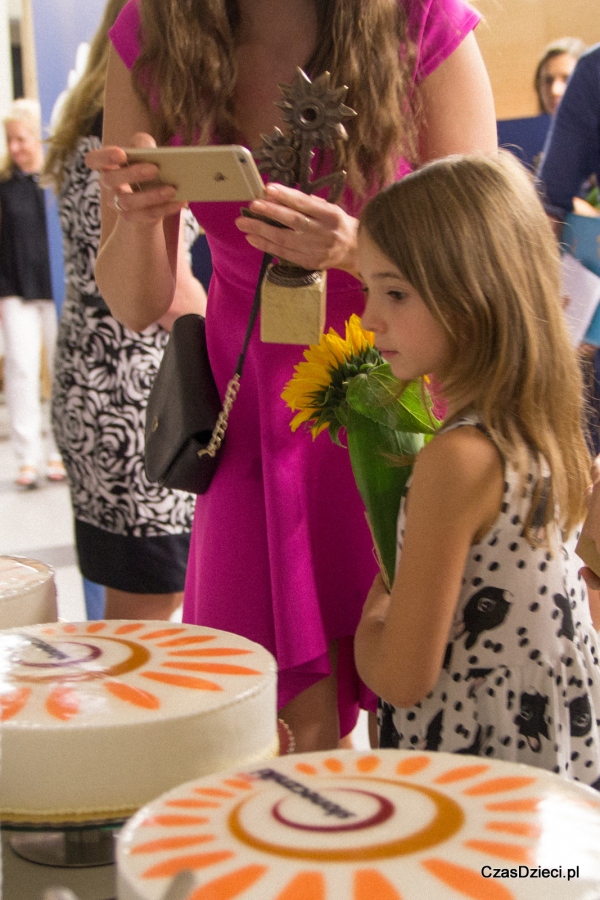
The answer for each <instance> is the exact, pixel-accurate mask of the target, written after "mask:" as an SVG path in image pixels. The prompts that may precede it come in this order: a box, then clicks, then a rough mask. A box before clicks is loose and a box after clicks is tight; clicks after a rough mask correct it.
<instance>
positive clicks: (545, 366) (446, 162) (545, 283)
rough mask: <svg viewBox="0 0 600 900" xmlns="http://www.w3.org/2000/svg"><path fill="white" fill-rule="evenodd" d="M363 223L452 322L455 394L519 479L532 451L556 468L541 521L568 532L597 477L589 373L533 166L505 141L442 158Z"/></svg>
mask: <svg viewBox="0 0 600 900" xmlns="http://www.w3.org/2000/svg"><path fill="white" fill-rule="evenodd" d="M360 227H361V229H365V230H366V232H367V234H368V235H369V236H370V237H371V238H372V240H373V241H374V243H375V244H376V245H377V246H378V247H379V248H380V250H381V252H382V253H383V254H385V256H387V257H388V259H390V260H391V261H392V262H393V263H394V265H395V266H396V267H397V268H398V269H399V271H400V272H401V273H402V275H403V276H404V278H406V280H407V281H408V282H409V283H410V284H411V285H412V286H413V287H414V288H415V290H416V291H417V292H418V294H419V295H420V297H421V299H422V300H423V302H424V303H425V305H426V306H427V307H428V309H429V311H430V312H431V313H432V315H433V316H434V318H435V319H436V320H437V321H438V322H439V323H440V324H441V326H442V327H443V328H444V330H445V332H446V336H447V338H448V342H449V346H450V352H451V360H452V362H451V364H450V365H449V366H448V368H447V370H446V371H445V372H444V383H443V390H444V394H445V396H446V397H447V399H448V400H449V401H450V402H451V403H452V405H453V407H454V408H459V409H465V408H466V407H473V408H475V409H476V410H477V412H478V413H479V415H480V416H481V419H482V421H483V424H484V426H485V428H486V430H487V431H488V433H489V434H490V436H491V438H492V440H493V441H494V443H495V444H496V446H497V447H498V449H499V451H500V453H501V455H502V456H503V458H504V459H505V460H507V461H509V462H510V463H511V464H512V465H514V467H515V468H516V469H517V470H518V471H519V473H520V475H521V477H522V479H524V478H525V475H526V473H527V471H528V467H529V465H530V462H531V459H532V458H533V459H534V460H535V461H536V463H537V464H538V471H539V472H540V473H541V475H543V473H544V471H545V467H546V466H547V467H548V469H549V472H550V493H549V496H548V498H547V499H548V502H547V503H546V508H545V510H544V513H543V523H544V525H548V524H550V523H551V522H552V521H553V520H554V519H555V518H556V519H557V520H558V521H559V522H560V524H561V525H562V527H563V528H564V530H565V532H569V531H570V530H571V529H572V528H574V527H575V526H576V525H577V524H578V523H579V522H580V521H581V520H582V518H583V517H584V512H585V504H584V497H585V489H586V487H587V485H588V484H589V482H590V474H589V473H590V457H589V453H588V450H587V446H586V443H585V438H584V435H583V432H582V426H581V423H582V420H583V415H582V405H583V399H582V398H583V390H582V381H581V373H580V369H579V365H578V361H577V355H576V352H575V349H574V347H573V345H572V342H571V339H570V337H569V334H568V332H567V327H566V323H565V316H564V313H563V309H562V299H561V286H560V264H559V251H558V246H557V242H556V239H555V237H554V234H553V231H552V228H551V226H550V223H549V220H548V217H547V216H546V214H545V212H544V209H543V207H542V204H541V203H540V201H539V199H538V196H537V193H536V190H535V188H534V185H533V182H532V179H531V177H530V175H529V173H528V172H526V170H525V169H524V168H523V167H522V166H521V165H520V163H518V162H517V160H516V159H514V157H512V156H511V154H509V153H507V152H503V151H500V153H499V155H498V156H486V155H484V154H468V155H464V156H450V157H447V158H446V159H442V160H437V161H436V162H433V163H429V164H427V165H426V166H423V168H421V169H419V170H418V171H417V172H414V173H412V174H411V175H408V176H406V178H403V179H402V180H401V181H398V182H397V183H396V184H393V185H392V186H391V187H389V188H388V189H387V190H385V191H382V192H381V193H380V194H378V195H377V196H376V197H375V198H374V199H373V200H371V201H370V202H369V203H368V204H367V206H366V208H365V210H364V212H363V214H362V217H361V224H360ZM542 480H543V479H542V477H541V476H540V482H541V481H542ZM525 530H526V533H527V536H528V538H529V539H530V540H531V541H532V542H535V540H534V538H535V535H534V531H533V527H530V526H529V525H526V527H525Z"/></svg>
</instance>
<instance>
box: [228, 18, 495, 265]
mask: <svg viewBox="0 0 600 900" xmlns="http://www.w3.org/2000/svg"><path fill="white" fill-rule="evenodd" d="M421 97H422V106H423V118H422V125H421V128H420V135H419V148H420V155H421V162H426V161H427V160H430V159H435V158H438V157H441V156H447V155H448V154H450V153H465V152H468V151H473V150H482V151H489V152H493V151H495V150H496V149H497V147H498V139H497V133H496V116H495V112H494V102H493V99H492V89H491V87H490V81H489V78H488V74H487V71H486V69H485V66H484V63H483V60H482V58H481V54H480V52H479V48H478V46H477V42H476V40H475V37H474V36H473V34H469V35H467V37H466V38H465V39H464V41H462V43H461V44H460V45H459V46H458V47H457V49H456V50H455V51H454V52H453V53H452V54H451V55H450V56H449V57H448V59H446V60H445V61H444V62H443V63H442V64H441V65H440V66H438V68H437V69H435V71H433V72H432V73H431V74H430V75H428V76H427V78H425V79H424V81H423V83H422V85H421ZM250 208H251V209H253V210H255V211H256V212H260V213H263V214H264V215H267V216H270V217H271V218H273V219H277V221H279V222H283V223H284V225H288V226H289V228H290V229H291V230H289V231H284V230H283V229H281V228H274V227H273V226H270V225H267V224H265V223H263V222H260V221H257V220H255V219H248V218H242V217H240V218H239V219H238V220H237V221H236V224H237V226H238V228H239V229H240V231H243V232H245V234H246V236H247V240H248V242H249V243H250V244H252V246H253V247H257V248H258V249H259V250H262V251H265V252H268V253H272V254H273V256H281V257H283V258H284V259H288V260H290V262H293V263H296V264H297V265H300V266H304V267H305V268H307V269H312V268H314V269H331V268H337V269H344V270H345V271H347V272H350V273H351V274H352V275H356V274H357V271H358V270H357V260H356V234H357V222H356V219H354V218H352V217H351V216H349V215H348V214H347V213H345V212H344V211H343V210H342V209H341V208H340V207H339V206H337V205H335V204H330V203H326V202H325V201H324V200H322V199H320V198H318V197H311V196H308V195H306V194H303V193H301V192H300V191H297V190H293V189H292V188H286V187H282V186H280V185H271V186H269V187H268V188H267V197H266V199H265V200H259V201H254V203H252V204H251V206H250Z"/></svg>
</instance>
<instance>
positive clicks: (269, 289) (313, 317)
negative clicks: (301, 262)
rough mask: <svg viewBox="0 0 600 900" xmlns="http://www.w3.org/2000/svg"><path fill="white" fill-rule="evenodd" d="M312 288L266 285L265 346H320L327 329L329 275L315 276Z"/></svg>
mask: <svg viewBox="0 0 600 900" xmlns="http://www.w3.org/2000/svg"><path fill="white" fill-rule="evenodd" d="M315 275H316V278H315V280H314V282H313V283H312V284H308V285H302V286H300V287H285V286H283V285H281V284H276V283H274V282H273V281H271V280H269V270H267V275H266V278H265V280H264V281H263V286H262V294H261V306H260V339H261V341H263V343H266V344H317V343H318V342H319V340H320V338H321V335H322V334H323V328H324V326H325V295H326V286H327V274H326V273H325V272H316V273H315Z"/></svg>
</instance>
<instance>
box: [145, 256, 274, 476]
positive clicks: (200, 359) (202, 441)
mask: <svg viewBox="0 0 600 900" xmlns="http://www.w3.org/2000/svg"><path fill="white" fill-rule="evenodd" d="M271 259H272V257H271V256H269V254H267V253H265V254H264V258H263V262H262V266H261V270H260V274H259V277H258V284H257V287H256V292H255V296H254V302H253V304H252V309H251V311H250V319H249V322H248V328H247V330H246V337H245V339H244V346H243V348H242V352H241V354H240V357H239V359H238V364H237V367H236V370H235V372H234V374H233V377H232V378H231V380H230V381H229V384H228V385H227V390H226V392H225V398H224V400H223V403H222V404H221V398H220V397H219V392H218V390H217V386H216V384H215V379H214V377H213V373H212V369H211V366H210V360H209V358H208V349H207V346H206V331H205V322H204V317H203V316H199V315H196V314H195V313H188V314H187V315H185V316H180V317H179V318H178V319H176V320H175V322H174V323H173V328H172V330H171V334H170V336H169V340H168V341H167V345H166V347H165V352H164V355H163V358H162V361H161V363H160V366H159V368H158V372H157V373H156V378H155V380H154V384H153V385H152V389H151V391H150V395H149V397H148V406H147V409H146V447H145V460H144V463H145V469H146V475H147V476H148V479H149V480H150V481H152V482H158V484H161V485H163V486H164V487H168V488H174V489H176V490H180V491H189V492H190V493H192V494H204V493H205V492H206V491H207V490H208V488H209V485H210V483H211V481H212V479H213V476H214V474H215V472H216V469H217V465H218V462H219V456H218V451H219V449H220V448H221V445H222V443H223V440H224V437H225V431H226V430H227V422H228V419H229V413H230V411H231V407H232V406H233V402H234V400H235V397H236V394H237V392H238V390H239V386H240V377H241V374H242V369H243V366H244V357H245V355H246V349H247V347H248V342H249V341H250V335H251V334H252V329H253V327H254V323H255V321H256V316H257V314H258V307H259V304H260V289H261V285H262V280H263V277H264V274H265V272H266V270H267V266H268V265H269V263H270V262H271Z"/></svg>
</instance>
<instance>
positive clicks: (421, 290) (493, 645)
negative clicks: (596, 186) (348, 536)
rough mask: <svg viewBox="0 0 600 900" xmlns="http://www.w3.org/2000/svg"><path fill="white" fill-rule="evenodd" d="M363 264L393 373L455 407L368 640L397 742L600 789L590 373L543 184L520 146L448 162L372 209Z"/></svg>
mask: <svg viewBox="0 0 600 900" xmlns="http://www.w3.org/2000/svg"><path fill="white" fill-rule="evenodd" d="M440 197H443V198H444V202H443V206H442V207H441V208H440V205H439V198H440ZM359 259H360V268H361V275H362V278H363V280H364V282H365V285H366V291H367V305H366V309H365V313H364V317H363V323H364V326H365V327H366V328H370V329H372V330H373V331H374V332H375V341H376V344H377V346H378V347H379V348H380V349H381V350H382V353H383V355H384V357H385V358H386V359H387V360H388V362H389V363H390V366H391V368H392V371H393V372H394V374H395V375H397V376H398V378H400V379H402V380H406V381H410V380H412V379H414V378H420V377H422V376H424V375H429V374H434V375H435V376H436V377H437V379H438V380H439V382H440V384H441V387H442V391H443V393H444V396H445V398H446V399H447V402H448V412H447V417H446V420H445V422H444V424H443V426H442V428H441V429H440V431H439V432H438V434H437V435H436V436H435V437H434V438H433V440H432V441H431V442H430V443H429V444H428V445H427V446H426V447H425V448H424V449H423V450H422V451H421V452H420V453H419V456H418V457H417V460H416V463H415V467H414V472H413V475H412V478H411V481H410V484H409V486H408V488H407V492H406V496H405V497H404V498H403V500H402V503H401V508H400V514H399V518H398V559H397V568H396V576H395V579H394V583H393V585H392V589H391V592H390V593H388V591H387V590H386V588H385V586H384V584H383V581H382V579H381V576H377V577H376V579H375V581H374V583H373V586H372V588H371V591H370V594H369V596H368V599H367V602H366V604H365V608H364V611H363V616H362V620H361V622H360V624H359V626H358V631H357V634H356V658H357V663H358V670H359V672H360V673H361V675H362V677H363V678H364V680H365V681H366V683H367V684H368V685H369V686H370V687H371V688H372V689H373V690H375V691H376V692H377V693H378V694H379V696H380V697H381V698H382V700H381V703H380V744H381V746H386V747H403V748H409V749H428V750H444V751H449V752H452V753H471V754H476V755H485V756H492V757H496V758H499V759H508V760H513V761H518V762H523V763H528V764H529V765H537V766H541V767H542V768H546V769H550V770H551V771H555V772H560V773H561V774H562V775H564V776H566V777H570V778H576V779H579V780H581V781H584V782H585V783H587V784H593V785H594V786H595V787H597V788H598V789H600V730H599V728H598V723H599V721H600V663H599V661H598V657H599V653H598V647H599V641H598V635H597V633H596V631H595V629H594V627H593V624H592V620H591V616H590V609H589V604H588V596H587V591H586V588H585V585H584V583H583V581H582V579H581V576H580V574H579V569H580V566H581V561H580V560H579V559H578V557H577V556H576V554H575V544H576V541H577V538H578V534H579V531H580V523H581V521H582V519H583V517H584V512H585V500H584V498H585V492H586V488H587V486H588V484H589V480H590V476H589V471H590V458H589V454H588V451H587V447H586V443H585V438H584V436H583V432H582V426H581V421H582V386H581V377H580V372H579V367H578V365H577V358H576V352H575V348H574V347H573V346H572V344H571V340H570V337H569V335H568V332H567V328H566V324H565V320H564V314H563V310H562V303H561V290H560V277H559V254H558V247H557V245H556V241H555V239H554V235H553V232H552V228H551V226H550V223H549V221H548V219H547V217H546V215H545V213H544V210H543V207H542V204H541V203H540V201H539V199H538V197H537V194H536V191H535V189H534V186H533V184H532V181H531V179H530V177H529V175H528V173H527V172H526V171H525V169H524V168H522V167H521V165H520V163H518V162H517V161H516V160H515V159H514V158H513V157H512V156H510V154H502V155H500V156H497V155H495V156H493V157H491V156H483V155H469V156H455V157H450V158H449V159H444V160H438V161H436V162H433V163H430V164H429V165H428V166H425V167H424V168H423V169H421V170H420V171H419V172H415V173H414V174H412V175H409V176H408V177H407V178H405V179H404V180H403V181H401V182H399V183H398V184H395V185H393V186H392V187H391V188H388V189H387V190H386V191H384V192H382V193H381V194H379V195H378V196H377V197H376V198H375V199H374V200H372V201H371V202H370V203H369V204H368V205H367V207H366V209H365V211H364V213H363V215H362V217H361V226H360V231H359Z"/></svg>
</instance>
